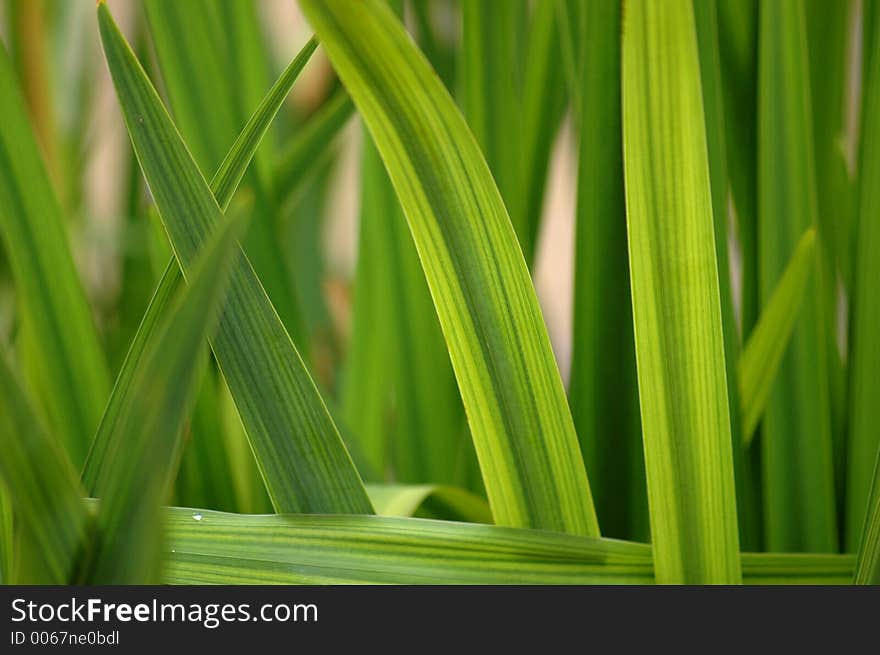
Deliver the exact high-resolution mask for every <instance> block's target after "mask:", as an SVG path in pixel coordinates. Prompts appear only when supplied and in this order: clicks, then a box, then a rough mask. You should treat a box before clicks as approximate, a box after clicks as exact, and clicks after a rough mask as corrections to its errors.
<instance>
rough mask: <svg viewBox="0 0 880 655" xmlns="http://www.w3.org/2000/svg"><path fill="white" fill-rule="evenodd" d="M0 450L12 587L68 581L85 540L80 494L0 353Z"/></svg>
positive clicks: (66, 463) (63, 458) (71, 471)
mask: <svg viewBox="0 0 880 655" xmlns="http://www.w3.org/2000/svg"><path fill="white" fill-rule="evenodd" d="M0 452H2V453H3V456H2V457H0V483H3V484H4V485H5V489H4V492H5V493H8V494H9V495H8V500H9V501H10V504H11V507H12V508H13V509H14V511H15V514H16V517H17V520H18V522H19V523H18V525H19V528H20V539H22V540H23V542H22V544H21V545H22V546H24V547H22V548H20V554H21V560H22V561H21V562H20V566H19V569H20V570H19V572H18V576H17V578H16V580H15V581H16V583H19V584H69V583H71V582H72V579H73V575H74V573H75V569H76V565H77V557H78V556H79V554H80V553H81V552H82V550H83V548H84V547H85V546H86V539H87V530H88V519H87V516H86V510H85V508H84V507H83V505H82V500H81V499H82V496H83V493H82V491H81V489H80V487H79V484H78V482H77V479H76V471H75V470H74V468H73V466H72V465H71V463H70V459H69V458H68V456H67V455H66V454H65V453H64V451H63V450H62V449H61V447H60V445H59V444H58V442H57V441H56V440H54V439H52V438H51V437H50V436H49V433H48V432H47V431H46V430H45V428H44V427H43V425H42V423H41V422H40V420H39V419H38V417H37V416H36V414H35V413H34V411H33V409H32V408H31V406H30V404H29V402H28V400H27V398H26V397H25V395H24V392H23V391H22V389H21V387H20V385H19V383H18V381H17V380H16V378H15V376H14V375H13V373H12V371H11V370H10V369H9V365H8V364H7V363H6V360H5V358H4V357H3V356H2V355H0ZM7 520H8V518H7ZM7 557H9V554H7Z"/></svg>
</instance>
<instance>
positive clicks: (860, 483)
mask: <svg viewBox="0 0 880 655" xmlns="http://www.w3.org/2000/svg"><path fill="white" fill-rule="evenodd" d="M873 18H874V24H873V29H874V30H880V11H877V10H876V8H875V11H874V14H873ZM877 34H880V31H878V32H876V34H875V38H874V40H873V44H872V45H873V48H874V51H873V52H872V53H871V56H870V59H869V61H870V66H871V69H870V71H868V73H867V75H866V78H865V79H866V83H867V86H866V95H865V105H864V112H863V114H862V117H863V118H862V152H861V165H862V170H861V173H860V184H861V189H860V198H859V238H858V255H857V260H856V269H855V270H856V275H855V277H854V286H855V288H854V290H853V291H854V294H853V303H852V318H851V326H852V327H851V334H852V348H851V351H850V357H849V366H850V405H849V442H848V444H847V445H848V461H847V478H846V480H847V488H846V546H847V550H853V549H855V547H856V544H857V543H859V539H860V538H861V540H862V543H863V544H864V543H867V542H871V541H873V544H872V547H873V548H874V559H875V563H874V566H875V567H878V568H880V563H878V562H877V557H878V551H880V532H878V531H880V528H878V522H880V516H877V515H876V513H877V512H878V511H880V509H878V508H877V502H878V501H877V498H878V494H880V488H878V487H880V481H878V479H877V475H878V472H877V471H876V467H875V468H874V470H872V464H873V462H874V461H875V460H876V459H877V457H878V455H877V453H878V448H880V380H878V378H877V372H878V370H880V297H878V293H880V291H878V290H880V257H878V253H880V189H878V185H877V180H878V176H880V39H878V38H876V35H877ZM872 476H873V483H872V481H871V480H872ZM872 486H873V491H872V490H871V488H872ZM869 500H870V502H872V503H873V506H872V507H871V508H870V511H872V512H874V513H875V516H874V517H873V518H869V519H868V524H867V525H868V526H872V525H873V527H869V528H868V532H865V534H864V536H862V535H861V534H860V533H861V532H862V530H863V526H865V525H866V524H865V512H866V508H867V507H868V503H869ZM872 521H873V522H874V523H873V524H872V523H871V522H872ZM871 530H873V532H871ZM878 575H880V573H875V576H878ZM875 581H877V578H876V577H875Z"/></svg>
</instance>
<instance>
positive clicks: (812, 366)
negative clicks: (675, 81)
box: [758, 0, 837, 552]
mask: <svg viewBox="0 0 880 655" xmlns="http://www.w3.org/2000/svg"><path fill="white" fill-rule="evenodd" d="M759 52H760V54H759V60H760V61H759V67H760V75H759V93H758V97H759V105H758V145H759V166H758V174H759V184H758V233H759V240H758V246H759V264H758V270H759V272H760V280H759V282H760V294H761V305H762V307H766V306H767V303H768V302H769V300H770V296H771V294H772V293H773V291H774V290H775V289H776V286H777V284H778V282H779V280H780V278H781V277H782V274H783V272H784V270H785V267H786V265H787V264H788V262H789V260H790V259H791V256H792V254H793V253H794V249H795V246H796V245H797V242H798V239H800V238H801V236H802V235H803V234H804V232H805V231H806V230H807V229H808V228H809V227H811V226H814V225H815V226H817V227H818V228H819V232H818V234H817V240H816V253H815V256H814V262H815V264H814V266H815V270H816V273H815V274H814V275H813V276H811V279H810V281H809V282H808V285H807V290H806V300H805V302H804V304H803V307H802V309H801V313H800V316H799V317H798V320H797V323H796V325H795V328H794V333H793V334H792V337H791V343H790V344H789V347H788V350H787V351H786V353H785V355H783V359H782V364H781V366H780V369H779V373H778V375H777V378H776V383H775V386H774V387H773V390H772V392H771V395H770V400H769V403H768V405H767V411H766V414H765V416H764V420H763V424H762V434H761V437H762V438H761V455H762V464H763V471H764V473H763V481H764V486H763V497H764V508H765V512H764V527H765V538H766V546H767V548H768V550H771V551H785V552H790V551H809V552H833V551H835V550H836V549H837V527H836V526H837V519H836V516H835V515H836V511H835V501H834V480H833V468H832V450H831V409H830V393H829V388H828V380H829V368H828V352H827V348H828V345H829V341H828V340H827V339H826V334H825V332H826V329H827V327H828V326H827V322H826V320H825V316H824V312H825V310H826V309H827V303H826V302H825V301H824V298H825V296H824V293H825V284H826V283H829V282H831V281H830V280H827V279H825V271H823V268H822V266H821V265H820V259H821V256H822V255H821V251H822V248H823V244H822V238H823V235H822V232H821V226H820V225H819V220H818V205H817V200H816V174H815V165H814V154H813V127H812V126H813V119H812V113H811V110H810V80H809V70H808V65H807V64H808V62H807V52H808V49H807V34H806V24H805V18H804V6H803V3H802V2H799V1H795V0H779V1H778V2H762V3H761V5H760V45H759Z"/></svg>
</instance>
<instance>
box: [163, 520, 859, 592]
mask: <svg viewBox="0 0 880 655" xmlns="http://www.w3.org/2000/svg"><path fill="white" fill-rule="evenodd" d="M195 516H199V517H201V519H200V520H195V519H194V517H195ZM166 517H167V519H166V520H167V529H168V537H169V541H168V546H167V552H166V559H165V575H164V582H166V583H171V584H214V583H220V584H229V583H238V584H387V583H391V584H564V585H569V584H610V583H617V582H622V583H630V584H652V583H653V582H654V576H653V571H652V565H651V549H650V547H649V546H647V545H645V544H636V543H629V542H625V541H615V540H611V539H599V538H596V537H577V536H573V535H566V534H560V533H552V532H544V531H541V530H520V529H514V528H502V527H497V526H489V525H476V524H469V523H448V522H445V521H431V520H425V519H406V518H386V517H379V516H278V515H276V516H247V515H235V514H223V513H221V512H209V511H204V510H192V509H183V508H169V509H168V510H167V514H166ZM742 566H743V572H744V575H745V581H746V582H747V583H750V584H842V583H845V582H846V581H847V580H848V579H849V577H850V576H851V575H852V570H853V558H852V557H851V556H847V555H770V554H763V553H762V554H749V553H745V554H743V556H742Z"/></svg>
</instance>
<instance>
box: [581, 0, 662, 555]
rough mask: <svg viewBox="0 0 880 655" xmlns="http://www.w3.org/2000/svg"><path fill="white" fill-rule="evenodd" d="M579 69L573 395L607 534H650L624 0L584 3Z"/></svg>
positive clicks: (645, 535) (596, 498) (585, 452)
mask: <svg viewBox="0 0 880 655" xmlns="http://www.w3.org/2000/svg"><path fill="white" fill-rule="evenodd" d="M582 4H583V7H582V11H584V12H585V18H584V24H585V29H586V32H585V34H584V35H583V37H582V39H581V43H582V46H583V48H584V52H583V61H582V62H580V64H579V66H578V69H579V70H580V72H581V77H580V79H579V81H578V87H579V88H578V94H579V95H580V96H581V97H583V98H584V99H585V101H584V103H583V105H582V107H581V111H580V115H579V123H578V132H579V146H578V148H579V153H578V192H577V215H576V221H577V224H576V235H575V236H576V240H575V281H574V330H573V335H574V337H573V345H572V365H571V386H570V388H569V403H570V405H571V413H572V416H573V417H574V424H575V428H576V429H577V434H578V438H579V439H580V445H581V452H583V456H584V463H585V464H586V467H587V470H588V471H589V472H590V481H591V487H592V490H593V495H594V498H595V502H596V511H597V513H598V514H599V525H600V526H601V527H602V533H603V534H606V535H608V536H610V537H619V538H628V537H635V536H638V537H641V538H642V539H644V540H647V535H648V497H647V491H646V489H645V464H644V461H645V460H644V456H643V455H642V432H641V425H640V420H639V396H638V383H637V380H636V355H635V345H634V343H633V331H632V329H633V328H632V320H633V314H632V304H631V299H630V285H629V264H628V256H627V248H626V208H625V204H624V203H625V201H624V195H623V134H622V132H621V126H620V30H621V18H622V16H621V11H622V8H621V3H620V2H619V1H618V0H601V1H598V2H583V3H582Z"/></svg>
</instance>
